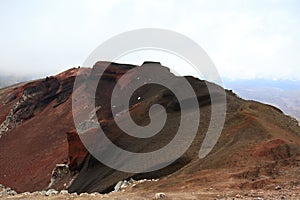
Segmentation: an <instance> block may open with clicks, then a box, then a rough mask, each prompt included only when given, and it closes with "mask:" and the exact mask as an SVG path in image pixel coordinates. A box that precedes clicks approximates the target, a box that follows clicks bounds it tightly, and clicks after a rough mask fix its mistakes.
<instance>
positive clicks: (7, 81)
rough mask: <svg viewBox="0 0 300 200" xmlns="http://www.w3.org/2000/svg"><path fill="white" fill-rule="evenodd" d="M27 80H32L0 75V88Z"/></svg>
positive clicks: (27, 77)
mask: <svg viewBox="0 0 300 200" xmlns="http://www.w3.org/2000/svg"><path fill="white" fill-rule="evenodd" d="M28 80H32V78H31V77H29V76H17V75H0V88H4V87H7V86H10V85H14V84H16V83H20V82H24V81H28Z"/></svg>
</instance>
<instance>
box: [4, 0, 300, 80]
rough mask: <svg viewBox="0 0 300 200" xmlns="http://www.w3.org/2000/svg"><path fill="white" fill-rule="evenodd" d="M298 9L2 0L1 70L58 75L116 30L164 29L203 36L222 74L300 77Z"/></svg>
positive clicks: (233, 1)
mask: <svg viewBox="0 0 300 200" xmlns="http://www.w3.org/2000/svg"><path fill="white" fill-rule="evenodd" d="M299 10H300V1H297V0H294V1H291V0H282V1H277V0H269V1H263V0H256V1H254V0H249V1H244V0H228V1H219V0H207V1H202V0H194V1H193V0H187V1H182V0H178V1H171V0H163V1H162V0H149V1H143V0H136V1H134V0H132V1H126V0H122V1H121V0H120V1H119V0H109V1H108V0H105V1H101V0H82V1H77V0H69V1H68V0H36V1H34V0H26V1H22V0H20V1H16V0H0V28H1V29H0V44H1V49H0V73H2V74H3V73H14V74H22V75H27V74H29V75H34V76H41V75H49V74H56V73H58V72H61V71H63V70H65V69H68V68H71V67H74V66H78V65H81V64H82V63H83V62H84V60H85V59H86V58H87V57H88V55H89V54H90V53H91V52H92V51H93V50H94V49H95V48H96V47H97V46H98V45H100V44H101V43H102V42H104V41H106V40H107V39H109V38H110V37H112V36H114V35H117V34H119V33H122V32H124V31H129V30H132V29H137V28H164V29H170V30H173V31H177V32H179V33H182V34H184V35H186V36H188V37H189V38H191V39H192V40H194V41H196V42H197V43H198V44H199V45H200V46H201V47H202V48H203V49H204V50H205V51H206V52H207V53H208V55H209V56H210V57H211V59H212V60H213V62H214V63H215V65H216V66H217V68H218V70H219V73H220V75H221V76H222V77H226V78H231V79H253V78H267V79H293V80H294V79H297V80H300V56H299V50H300V12H299ZM143 55H144V56H146V57H145V59H147V54H145V53H144V54H143ZM135 57H136V58H138V59H137V60H136V62H137V64H141V63H138V62H141V59H144V57H139V56H137V55H136V56H135ZM155 58H156V57H155V56H154V57H151V56H149V57H148V59H147V60H149V59H155ZM158 58H159V59H161V60H159V61H161V62H162V63H163V64H166V65H167V64H168V62H167V61H164V58H166V56H157V59H158ZM123 60H125V61H126V59H123ZM129 61H132V56H131V60H129ZM132 62H134V61H132ZM182 70H183V71H184V70H185V69H184V68H182Z"/></svg>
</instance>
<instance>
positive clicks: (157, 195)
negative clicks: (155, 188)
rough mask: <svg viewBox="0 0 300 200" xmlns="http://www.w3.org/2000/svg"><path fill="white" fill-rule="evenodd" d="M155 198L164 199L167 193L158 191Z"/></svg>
mask: <svg viewBox="0 0 300 200" xmlns="http://www.w3.org/2000/svg"><path fill="white" fill-rule="evenodd" d="M154 198H155V199H164V198H166V194H165V193H162V192H160V193H156V194H155V196H154Z"/></svg>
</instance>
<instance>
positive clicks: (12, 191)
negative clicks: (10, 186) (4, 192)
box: [8, 190, 18, 196]
mask: <svg viewBox="0 0 300 200" xmlns="http://www.w3.org/2000/svg"><path fill="white" fill-rule="evenodd" d="M8 194H9V195H11V196H15V195H18V193H17V192H16V191H14V190H10V191H9V192H8Z"/></svg>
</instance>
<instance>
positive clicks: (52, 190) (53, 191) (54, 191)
mask: <svg viewBox="0 0 300 200" xmlns="http://www.w3.org/2000/svg"><path fill="white" fill-rule="evenodd" d="M55 194H58V191H56V190H54V189H50V190H48V191H47V192H46V196H51V195H55Z"/></svg>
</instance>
